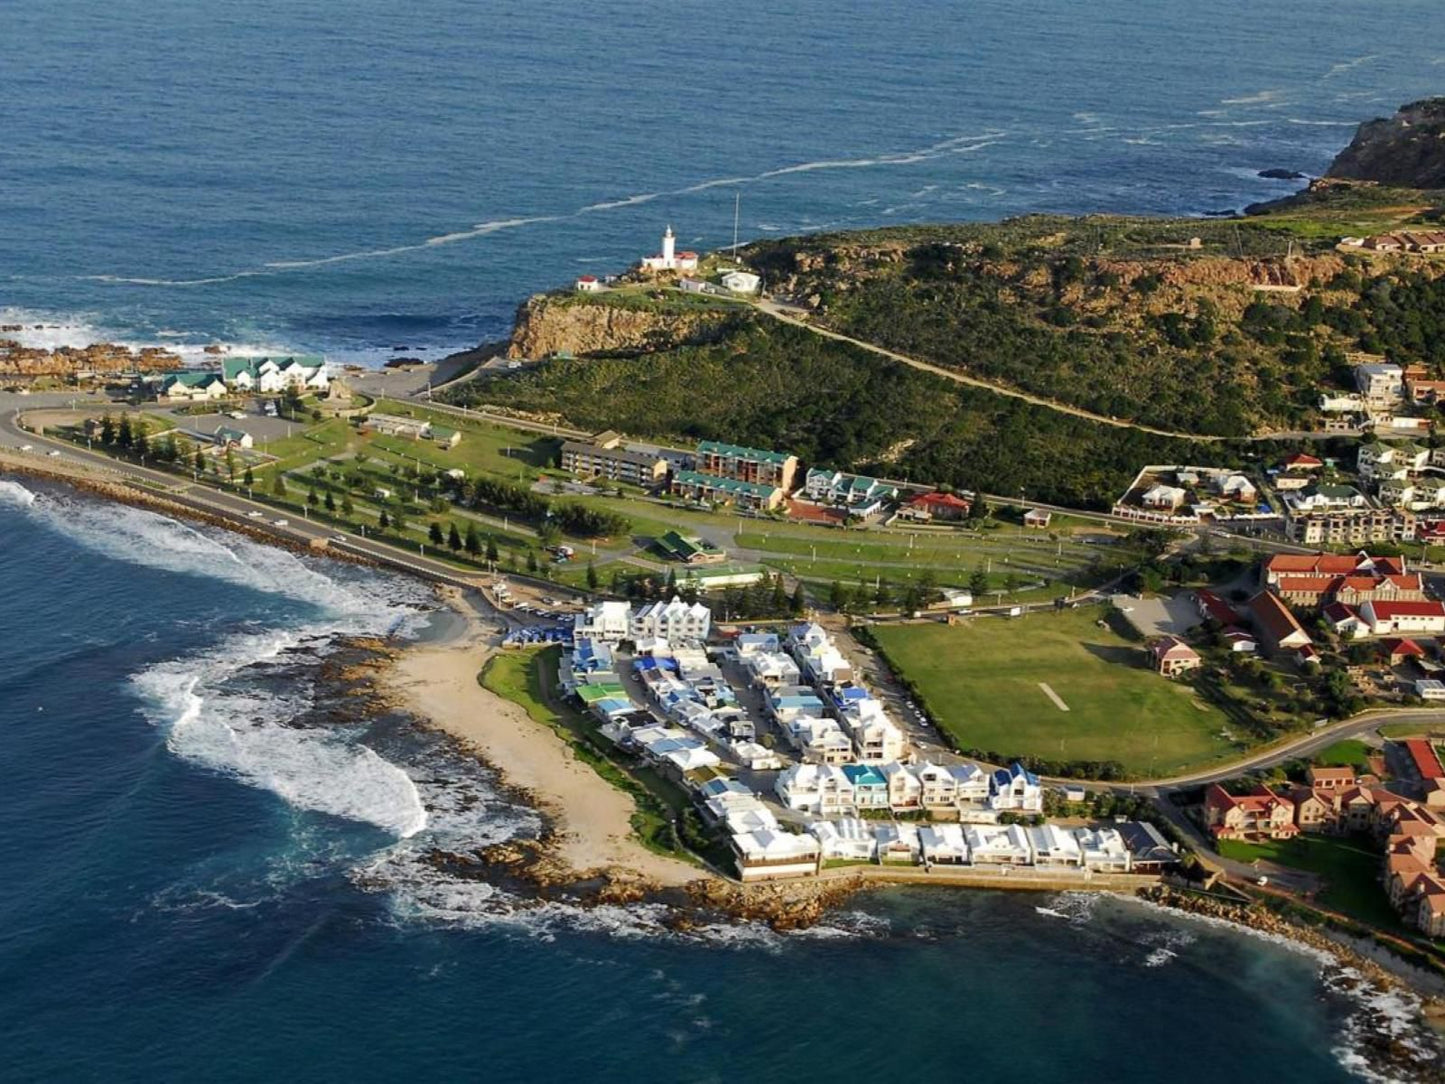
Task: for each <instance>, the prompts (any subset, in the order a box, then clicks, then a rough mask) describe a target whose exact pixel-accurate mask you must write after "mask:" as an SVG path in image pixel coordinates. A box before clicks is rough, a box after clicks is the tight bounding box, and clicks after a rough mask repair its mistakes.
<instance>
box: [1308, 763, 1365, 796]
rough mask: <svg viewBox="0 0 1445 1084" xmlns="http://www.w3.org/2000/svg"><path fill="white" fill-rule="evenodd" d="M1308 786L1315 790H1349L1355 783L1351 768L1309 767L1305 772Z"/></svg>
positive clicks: (1353, 771) (1353, 770)
mask: <svg viewBox="0 0 1445 1084" xmlns="http://www.w3.org/2000/svg"><path fill="white" fill-rule="evenodd" d="M1305 778H1306V779H1308V780H1309V784H1310V786H1311V787H1312V788H1313V789H1315V790H1339V791H1345V790H1349V789H1350V788H1351V787H1353V786H1354V785H1355V769H1353V768H1310V769H1309V770H1308V771H1307V772H1306V773H1305Z"/></svg>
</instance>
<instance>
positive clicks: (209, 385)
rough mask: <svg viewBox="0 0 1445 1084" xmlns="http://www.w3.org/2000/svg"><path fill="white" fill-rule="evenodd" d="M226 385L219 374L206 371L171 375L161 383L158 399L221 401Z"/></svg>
mask: <svg viewBox="0 0 1445 1084" xmlns="http://www.w3.org/2000/svg"><path fill="white" fill-rule="evenodd" d="M225 395H226V383H225V381H223V380H222V379H221V377H220V374H219V373H215V372H212V371H210V370H208V369H200V370H187V371H185V372H179V373H171V374H170V375H169V376H167V377H166V378H165V379H164V380H162V381H161V384H160V389H159V391H157V393H156V397H157V398H158V399H188V400H199V399H223V398H225Z"/></svg>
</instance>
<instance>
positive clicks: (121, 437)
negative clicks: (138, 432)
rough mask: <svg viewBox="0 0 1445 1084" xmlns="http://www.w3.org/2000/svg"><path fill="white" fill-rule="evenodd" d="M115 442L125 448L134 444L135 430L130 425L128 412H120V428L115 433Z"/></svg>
mask: <svg viewBox="0 0 1445 1084" xmlns="http://www.w3.org/2000/svg"><path fill="white" fill-rule="evenodd" d="M115 442H116V443H117V444H118V445H120V446H121V447H122V448H127V449H129V448H130V447H131V446H132V445H133V444H135V431H134V430H133V429H131V427H130V415H129V414H122V415H121V416H120V429H119V430H118V431H117V433H116V436H115Z"/></svg>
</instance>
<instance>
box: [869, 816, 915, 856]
mask: <svg viewBox="0 0 1445 1084" xmlns="http://www.w3.org/2000/svg"><path fill="white" fill-rule="evenodd" d="M873 837H874V838H875V839H876V840H877V841H878V861H880V862H901V863H904V864H907V865H910V866H911V865H913V863H915V862H917V861H918V856H919V854H920V853H921V852H922V850H923V841H922V840H921V839H920V838H919V835H918V825H916V824H910V823H909V822H908V821H894V822H892V823H888V824H875V825H874V826H873Z"/></svg>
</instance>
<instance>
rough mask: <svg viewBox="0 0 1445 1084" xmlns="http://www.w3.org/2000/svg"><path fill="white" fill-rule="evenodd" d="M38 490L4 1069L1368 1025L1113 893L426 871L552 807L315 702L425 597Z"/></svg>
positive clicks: (316, 1062) (899, 1075)
mask: <svg viewBox="0 0 1445 1084" xmlns="http://www.w3.org/2000/svg"><path fill="white" fill-rule="evenodd" d="M30 493H31V491H29V490H25V489H23V488H21V487H19V486H17V485H15V484H14V483H12V482H6V481H3V480H0V582H3V583H4V584H5V585H6V591H5V599H6V602H5V615H6V618H7V620H6V631H7V636H6V637H4V638H3V639H0V765H3V770H4V785H3V786H0V823H3V824H4V825H5V831H4V833H3V834H0V1062H3V1067H4V1068H3V1075H4V1078H5V1079H6V1080H14V1081H22V1080H23V1081H42V1080H44V1081H52V1080H105V1081H112V1080H126V1081H129V1080H137V1081H138V1080H178V1081H179V1080H195V1079H209V1080H256V1079H292V1080H339V1079H345V1080H355V1081H373V1080H374V1081H384V1080H394V1079H397V1078H398V1077H402V1076H408V1077H411V1078H413V1079H475V1080H490V1081H523V1080H527V1081H559V1080H608V1081H633V1080H669V1081H670V1080H679V1081H722V1080H759V1081H768V1080H779V1081H781V1080H790V1081H796V1080H813V1079H822V1078H824V1077H832V1076H836V1075H837V1074H838V1073H839V1072H846V1073H847V1074H849V1075H851V1076H856V1075H859V1074H862V1075H865V1076H867V1077H869V1078H872V1079H878V1080H902V1079H909V1080H916V1081H946V1080H961V1079H999V1078H1001V1077H1004V1076H1007V1077H1009V1078H1012V1079H1020V1080H1040V1081H1045V1080H1066V1079H1067V1080H1075V1081H1077V1080H1118V1081H1131V1080H1139V1081H1145V1080H1155V1079H1159V1077H1160V1076H1161V1075H1162V1074H1163V1073H1164V1072H1166V1071H1167V1073H1168V1076H1169V1077H1170V1078H1171V1079H1174V1080H1179V1081H1196V1080H1197V1081H1205V1080H1217V1079H1219V1078H1220V1077H1221V1075H1223V1076H1225V1077H1230V1076H1233V1077H1253V1076H1254V1075H1256V1074H1258V1073H1259V1072H1260V1071H1261V1070H1262V1069H1263V1067H1266V1066H1281V1065H1285V1066H1289V1070H1290V1071H1289V1074H1288V1077H1289V1079H1293V1080H1311V1081H1329V1080H1337V1079H1345V1078H1346V1073H1345V1071H1344V1069H1343V1068H1342V1061H1344V1060H1348V1059H1349V1058H1350V1057H1351V1056H1352V1055H1351V1051H1352V1050H1354V1049H1355V1047H1356V1043H1355V1038H1356V1035H1355V1033H1356V1028H1357V1026H1358V1024H1357V1021H1356V1014H1357V1013H1358V1011H1359V1006H1358V1005H1356V1004H1354V1003H1353V1002H1351V1001H1349V1000H1348V999H1343V998H1338V997H1336V996H1334V995H1331V994H1329V993H1328V992H1327V991H1326V990H1325V989H1324V988H1323V987H1322V986H1321V984H1320V983H1319V981H1318V970H1319V964H1318V962H1317V961H1315V960H1313V959H1311V958H1309V957H1306V956H1303V955H1300V954H1298V953H1297V952H1295V951H1293V950H1290V949H1288V948H1285V947H1281V946H1278V945H1275V944H1272V943H1269V942H1265V941H1260V940H1257V939H1254V938H1251V937H1245V936H1242V935H1239V934H1236V933H1229V932H1224V931H1221V930H1217V929H1215V928H1212V927H1209V926H1204V925H1199V924H1196V923H1192V922H1190V921H1188V920H1183V919H1179V918H1176V917H1173V916H1169V915H1166V914H1163V913H1161V912H1154V911H1148V910H1145V909H1143V908H1142V907H1141V906H1139V905H1135V904H1132V903H1127V902H1116V901H1110V900H1102V899H1098V898H1091V897H1082V896H1079V897H1074V896H1064V897H1059V896H1052V895H1032V894H1018V895H1010V894H1006V893H985V892H978V893H965V892H939V893H927V892H919V891H915V892H894V893H887V894H881V895H877V896H873V897H868V898H865V899H862V900H860V901H858V902H857V903H856V904H854V905H853V906H852V907H850V908H848V909H846V910H845V911H844V912H843V913H841V914H838V915H836V916H834V917H832V918H831V919H830V920H829V921H828V922H827V924H826V925H825V926H824V927H823V928H821V929H819V930H815V931H810V932H808V933H805V934H798V935H789V936H779V935H775V934H772V933H770V932H768V931H766V930H763V929H759V928H753V927H746V926H744V927H728V926H719V927H716V928H711V929H704V930H701V931H699V932H698V933H697V934H696V935H693V936H687V937H684V936H680V935H676V934H671V933H668V932H667V931H666V930H665V929H664V928H663V927H662V925H661V924H660V918H661V916H660V915H659V914H658V913H657V911H656V909H655V908H651V907H635V908H601V909H597V910H581V909H576V908H571V907H566V906H561V905H556V904H552V905H546V906H542V907H536V906H532V905H529V904H528V903H527V902H526V901H524V900H520V899H518V898H516V897H511V896H508V895H507V894H506V893H505V892H502V891H499V890H496V889H492V888H490V887H488V886H485V885H480V884H476V883H468V882H465V881H460V880H456V879H454V878H449V877H447V876H445V875H442V874H440V873H438V872H437V871H435V870H434V869H433V868H432V867H431V866H430V865H429V864H428V863H427V862H426V861H425V857H426V854H427V852H428V851H429V850H430V849H431V848H432V847H434V846H437V847H441V848H443V849H448V850H461V849H463V848H465V847H467V846H480V845H484V844H486V843H489V842H493V841H496V840H499V839H505V838H508V837H510V836H513V835H515V834H518V833H520V834H527V833H529V832H532V831H535V829H536V827H537V825H536V821H535V818H534V817H533V816H532V815H531V814H530V812H529V811H528V810H526V809H525V808H523V807H520V806H518V805H516V804H514V803H513V802H511V801H509V800H507V799H506V798H504V797H503V796H501V795H499V794H498V793H497V792H496V791H495V789H494V787H493V785H492V780H491V779H490V777H489V775H488V773H487V772H486V771H485V770H484V769H482V768H481V767H479V766H478V765H477V764H476V763H475V762H474V761H470V760H468V759H467V758H465V757H463V756H459V755H457V754H456V753H454V752H453V751H451V750H450V749H448V748H447V747H446V745H445V744H444V743H442V742H440V741H439V740H438V739H436V738H435V737H431V736H428V735H425V734H423V733H421V732H417V731H415V730H414V729H412V728H410V727H408V726H404V725H400V724H398V723H397V722H396V721H385V720H383V721H377V722H370V723H338V722H336V721H335V720H332V719H329V718H326V711H327V708H328V705H327V704H326V703H320V704H318V703H317V701H316V697H317V696H318V695H319V694H320V689H319V687H318V686H317V684H316V677H317V672H318V669H319V666H320V660H321V658H324V657H325V655H326V654H327V653H328V652H329V651H330V648H329V646H328V645H329V643H330V640H329V636H330V634H332V633H334V632H336V631H352V632H372V633H375V632H384V631H388V630H394V631H397V632H399V633H402V634H409V633H410V632H412V631H415V629H416V628H417V626H418V624H419V623H420V622H421V621H422V620H424V619H423V618H421V617H420V616H419V614H420V611H418V609H417V606H418V604H420V603H421V602H422V601H423V598H422V596H421V595H420V594H419V593H418V592H417V590H416V588H415V587H414V586H412V585H410V584H408V583H405V582H402V581H398V580H394V579H392V578H389V577H381V576H377V575H374V574H370V573H362V572H358V571H356V570H352V569H349V568H337V567H332V566H329V565H326V564H314V565H313V564H303V563H302V562H300V561H298V560H297V559H296V558H294V557H292V556H290V555H289V554H285V553H280V552H277V551H272V550H268V549H265V548H263V547H260V546H256V545H253V544H251V543H249V542H245V541H242V540H238V539H236V538H232V537H228V536H225V535H223V534H219V533H216V534H213V533H211V532H209V531H197V530H193V529H192V528H190V527H189V526H186V525H182V524H178V523H175V522H173V521H170V520H167V519H164V518H162V517H159V516H156V515H153V514H151V513H148V512H142V511H138V510H133V509H127V508H122V507H118V506H109V505H103V504H98V503H95V502H93V501H91V500H89V499H85V498H80V497H77V496H75V495H73V494H69V493H66V492H65V491H62V490H41V491H39V493H38V495H36V496H35V497H34V499H33V500H32V499H30ZM317 707H319V708H320V709H321V717H318V716H317V715H316V714H315V713H314V712H312V710H311V709H313V708H317ZM1040 908H1042V910H1040Z"/></svg>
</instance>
